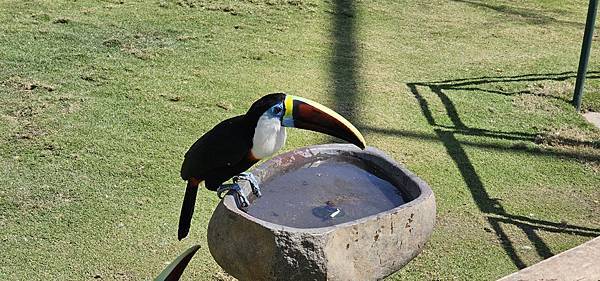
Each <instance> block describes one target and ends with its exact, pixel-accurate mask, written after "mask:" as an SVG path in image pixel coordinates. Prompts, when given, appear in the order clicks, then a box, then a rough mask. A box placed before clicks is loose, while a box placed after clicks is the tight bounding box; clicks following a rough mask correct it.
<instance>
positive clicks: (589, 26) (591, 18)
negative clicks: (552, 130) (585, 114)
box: [573, 0, 598, 112]
mask: <svg viewBox="0 0 600 281" xmlns="http://www.w3.org/2000/svg"><path fill="white" fill-rule="evenodd" d="M597 11H598V0H590V5H589V6H588V13H587V19H586V21H585V31H584V33H583V43H581V55H580V56H579V69H578V70H577V81H576V82H575V93H574V94H573V105H574V106H575V107H576V108H577V112H579V111H580V110H581V98H582V97H583V84H584V83H585V74H586V72H587V65H588V60H589V58H590V49H591V48H592V36H593V35H594V23H595V22H596V14H597V13H596V12H597Z"/></svg>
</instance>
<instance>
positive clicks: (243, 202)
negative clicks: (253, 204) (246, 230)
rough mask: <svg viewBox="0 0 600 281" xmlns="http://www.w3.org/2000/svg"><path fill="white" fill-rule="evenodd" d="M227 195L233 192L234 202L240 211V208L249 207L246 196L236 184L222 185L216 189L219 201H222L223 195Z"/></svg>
mask: <svg viewBox="0 0 600 281" xmlns="http://www.w3.org/2000/svg"><path fill="white" fill-rule="evenodd" d="M225 192H227V193H229V192H233V194H234V196H235V199H236V200H235V202H236V204H237V206H238V208H240V209H242V208H248V206H250V203H249V202H250V201H248V197H246V195H244V191H243V190H242V187H241V186H240V185H239V184H237V183H234V184H224V185H221V186H220V187H219V188H218V189H217V196H219V198H220V199H223V198H224V197H225V196H224V195H223V193H225Z"/></svg>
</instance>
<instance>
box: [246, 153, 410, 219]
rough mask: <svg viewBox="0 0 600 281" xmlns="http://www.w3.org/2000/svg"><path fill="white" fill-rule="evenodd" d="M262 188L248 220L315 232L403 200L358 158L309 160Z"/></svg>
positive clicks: (401, 196) (266, 183)
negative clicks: (261, 194) (252, 218)
mask: <svg viewBox="0 0 600 281" xmlns="http://www.w3.org/2000/svg"><path fill="white" fill-rule="evenodd" d="M311 160H312V161H311V162H308V163H305V164H304V165H302V166H299V167H293V168H291V169H290V170H287V171H285V172H284V173H281V174H279V175H277V176H274V177H271V178H269V179H267V180H266V181H265V182H262V183H261V188H262V193H263V196H262V197H261V198H258V199H255V200H253V202H252V203H251V204H250V206H249V207H248V209H247V210H246V211H247V213H248V214H249V215H251V216H253V217H256V218H259V219H262V220H265V221H268V222H272V223H276V224H281V225H286V226H291V227H296V228H318V227H326V226H332V225H336V224H340V223H344V222H349V221H354V220H356V219H360V218H363V217H367V216H370V215H374V214H378V213H381V212H383V211H387V210H391V209H393V208H396V207H398V206H400V205H402V204H404V203H405V201H410V200H405V198H407V196H405V195H403V194H402V192H401V190H400V189H398V188H396V187H395V186H394V185H393V184H391V183H390V181H388V180H387V179H386V177H385V176H383V173H382V172H381V171H378V169H377V168H376V167H373V165H369V164H368V163H367V162H366V161H364V160H361V159H359V158H350V157H327V158H322V157H321V158H315V159H311Z"/></svg>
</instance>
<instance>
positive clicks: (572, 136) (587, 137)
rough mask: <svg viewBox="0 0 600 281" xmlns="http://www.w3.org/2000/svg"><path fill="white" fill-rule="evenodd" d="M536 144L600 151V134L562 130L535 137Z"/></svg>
mask: <svg viewBox="0 0 600 281" xmlns="http://www.w3.org/2000/svg"><path fill="white" fill-rule="evenodd" d="M534 142H535V143H536V144H541V145H546V146H554V147H588V148H593V149H600V134H598V133H592V134H590V133H586V132H583V131H582V130H581V129H579V128H570V127H568V128H560V129H555V130H553V131H550V132H544V133H541V134H538V135H536V136H535V139H534Z"/></svg>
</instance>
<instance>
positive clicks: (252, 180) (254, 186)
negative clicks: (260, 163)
mask: <svg viewBox="0 0 600 281" xmlns="http://www.w3.org/2000/svg"><path fill="white" fill-rule="evenodd" d="M241 180H245V181H248V182H249V183H250V187H252V193H254V195H256V197H261V196H262V192H260V186H258V181H257V180H256V177H254V175H253V174H252V173H247V172H244V173H241V174H239V175H237V176H235V177H233V182H234V183H237V182H238V181H241Z"/></svg>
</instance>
